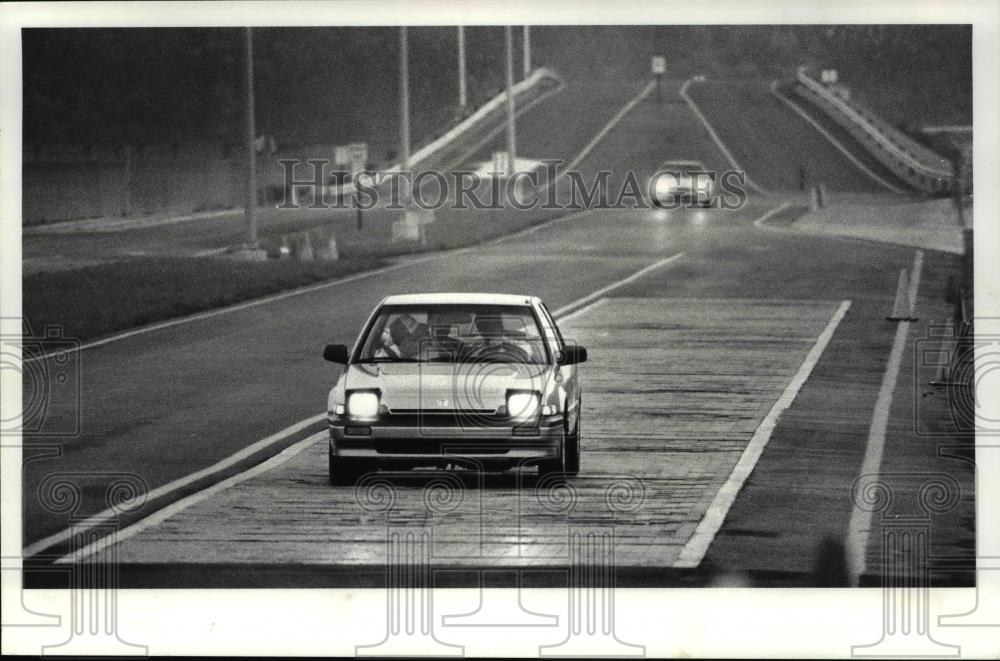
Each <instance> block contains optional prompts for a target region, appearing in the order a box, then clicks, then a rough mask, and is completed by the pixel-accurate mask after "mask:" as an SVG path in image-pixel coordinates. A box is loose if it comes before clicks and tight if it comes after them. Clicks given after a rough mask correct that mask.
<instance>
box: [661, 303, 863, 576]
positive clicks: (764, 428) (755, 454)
mask: <svg viewBox="0 0 1000 661" xmlns="http://www.w3.org/2000/svg"><path fill="white" fill-rule="evenodd" d="M850 307H851V301H848V300H845V301H842V302H841V303H840V306H839V307H838V308H837V311H836V312H834V314H833V316H832V317H831V318H830V321H829V322H827V325H826V328H824V329H823V332H822V333H820V335H819V337H818V338H816V343H815V344H814V345H813V347H812V349H810V350H809V353H808V354H807V355H806V357H805V360H803V361H802V365H800V366H799V370H798V372H796V374H795V376H794V377H792V380H791V381H789V383H788V385H787V386H786V387H785V390H784V391H783V392H782V393H781V396H779V397H778V399H777V401H775V403H774V405H773V406H772V407H771V410H770V411H768V413H767V415H766V416H765V417H764V419H763V420H761V423H760V424H759V425H758V426H757V429H756V430H755V431H754V434H753V437H752V438H751V439H750V442H749V443H748V444H747V447H746V449H745V450H744V451H743V454H742V455H741V456H740V459H739V461H738V462H737V463H736V466H735V467H733V471H732V473H730V475H729V478H728V479H727V480H726V482H725V483H724V484H723V485H722V487H721V488H720V489H719V490H718V491H717V492H716V494H715V498H714V499H713V500H712V504H711V505H709V507H708V509H707V510H706V511H705V515H704V516H703V517H702V518H701V521H699V522H698V527H697V528H696V529H695V531H694V533H693V534H692V535H691V537H690V538H688V541H687V543H686V544H684V548H683V549H681V553H680V555H679V556H678V557H677V560H676V562H674V564H673V567H674V568H694V567H697V566H698V565H699V564H701V561H702V559H703V558H704V557H705V554H706V553H707V552H708V547H709V546H710V545H711V544H712V541H713V540H714V539H715V535H716V534H717V533H718V532H719V529H720V528H722V524H723V523H724V522H725V520H726V515H727V514H728V513H729V509H730V508H731V507H732V506H733V503H735V502H736V497H737V496H738V495H739V492H740V489H742V488H743V483H744V482H746V480H747V478H748V477H750V473H752V472H753V469H754V466H756V465H757V460H758V459H760V456H761V454H763V452H764V448H765V447H766V446H767V442H768V441H769V440H770V439H771V433H772V432H773V431H774V429H775V427H776V426H777V422H778V418H779V417H781V414H782V413H784V411H785V409H787V408H788V407H789V406H791V404H792V402H793V401H795V397H796V396H797V395H798V393H799V390H800V389H801V388H802V386H803V385H804V384H805V382H806V380H807V379H808V378H809V375H810V374H811V373H812V370H813V367H815V366H816V363H817V362H819V359H820V356H822V355H823V351H824V350H825V349H826V346H827V344H829V343H830V339H831V338H832V337H833V334H834V332H835V331H836V330H837V326H838V325H839V324H840V320H841V319H843V318H844V315H845V314H847V310H848V309H849V308H850Z"/></svg>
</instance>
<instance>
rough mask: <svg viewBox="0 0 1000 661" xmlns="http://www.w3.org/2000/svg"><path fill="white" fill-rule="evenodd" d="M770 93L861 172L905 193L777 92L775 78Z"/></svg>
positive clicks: (889, 187)
mask: <svg viewBox="0 0 1000 661" xmlns="http://www.w3.org/2000/svg"><path fill="white" fill-rule="evenodd" d="M771 94H773V95H774V96H776V97H778V98H779V99H781V100H782V101H783V102H784V103H785V105H787V106H788V107H789V108H791V109H792V110H794V111H795V112H796V113H798V115H799V116H800V117H802V119H804V120H806V121H807V122H809V124H810V126H812V127H813V128H814V129H816V130H817V131H819V134H820V135H821V136H823V137H824V138H826V139H827V141H828V142H829V143H830V144H831V145H833V146H834V147H836V149H837V151H839V152H840V153H841V154H843V155H844V156H846V157H847V159H848V160H849V161H850V162H851V163H853V164H854V165H855V166H856V167H857V168H858V169H859V170H861V171H862V172H863V173H865V174H866V175H868V176H869V177H871V178H872V179H874V180H875V181H876V182H877V183H879V184H881V185H882V186H885V187H886V188H888V189H889V190H891V191H892V192H893V193H901V194H903V193H906V191H904V190H903V189H901V188H899V187H898V186H893V185H892V184H891V183H889V182H888V181H886V180H885V179H883V178H882V177H880V176H878V175H877V174H875V173H874V172H872V171H871V170H870V169H869V168H868V166H867V165H865V164H864V163H862V162H861V161H859V160H858V159H857V157H856V156H854V154H852V153H851V152H849V151H848V150H847V148H846V147H844V145H843V144H841V143H840V141H839V140H837V139H836V138H834V137H833V136H832V135H831V134H830V132H829V131H827V130H826V129H825V128H823V126H822V125H820V123H819V122H817V121H816V120H815V119H813V118H812V116H811V115H809V113H807V112H806V111H805V110H803V109H802V107H801V106H799V105H798V104H797V103H795V102H794V101H792V100H791V99H789V98H788V97H787V96H785V95H784V94H782V93H781V92H779V91H778V81H777V80H775V81H773V82H772V83H771Z"/></svg>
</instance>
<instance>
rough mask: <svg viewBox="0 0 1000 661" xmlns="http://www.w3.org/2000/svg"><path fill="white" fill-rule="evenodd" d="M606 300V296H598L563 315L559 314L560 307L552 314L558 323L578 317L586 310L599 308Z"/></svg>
mask: <svg viewBox="0 0 1000 661" xmlns="http://www.w3.org/2000/svg"><path fill="white" fill-rule="evenodd" d="M607 302H608V299H607V298H599V299H597V300H596V301H592V302H590V303H587V304H586V305H584V306H582V307H578V308H577V309H575V310H573V311H572V312H570V313H569V314H567V315H565V316H563V315H561V314H560V311H561V310H562V308H559V309H558V310H556V311H555V312H553V313H552V316H553V317H554V318H555V319H556V320H557V321H559V323H565V322H567V321H569V320H570V319H572V318H574V317H579V316H580V315H581V314H585V313H587V312H590V311H592V310H594V309H595V308H599V307H600V306H602V305H604V304H605V303H607Z"/></svg>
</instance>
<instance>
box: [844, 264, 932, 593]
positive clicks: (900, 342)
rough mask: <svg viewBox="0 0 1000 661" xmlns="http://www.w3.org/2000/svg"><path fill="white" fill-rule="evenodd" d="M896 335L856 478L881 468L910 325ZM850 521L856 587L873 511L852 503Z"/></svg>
mask: <svg viewBox="0 0 1000 661" xmlns="http://www.w3.org/2000/svg"><path fill="white" fill-rule="evenodd" d="M923 263H924V251H922V250H918V251H916V253H915V254H914V256H913V271H912V273H913V275H912V279H911V280H910V287H909V290H908V291H907V295H908V298H909V300H910V302H911V304H912V305H916V303H917V289H918V287H919V286H920V271H921V270H922V268H923ZM897 324H898V325H897V326H896V335H895V337H894V338H893V341H892V349H890V350H889V361H888V363H887V364H886V366H885V373H884V374H883V376H882V385H881V386H880V387H879V391H878V399H876V400H875V411H874V412H873V413H872V422H871V426H870V427H869V428H868V441H867V443H866V445H865V457H864V459H863V460H862V462H861V471H860V472H859V473H858V476H859V477H863V476H865V475H876V474H878V472H879V469H880V467H881V466H882V453H883V451H884V450H885V433H886V429H887V427H888V425H889V412H890V410H891V409H892V397H893V395H894V394H895V391H896V381H897V379H898V378H899V369H900V367H901V366H902V364H903V350H904V349H905V348H906V338H907V336H908V335H909V332H910V321H909V320H905V319H904V320H903V321H899V322H897ZM851 505H852V509H851V519H850V522H849V523H848V524H847V553H848V556H847V558H848V562H849V563H850V579H851V585H852V586H857V585H858V581H859V579H860V577H861V575H862V574H864V571H865V564H866V561H865V550H866V549H867V547H868V535H869V533H870V532H871V520H872V511H871V510H870V509H866V508H862V507H859V506H858V503H856V502H855V501H854V496H853V493H852V499H851Z"/></svg>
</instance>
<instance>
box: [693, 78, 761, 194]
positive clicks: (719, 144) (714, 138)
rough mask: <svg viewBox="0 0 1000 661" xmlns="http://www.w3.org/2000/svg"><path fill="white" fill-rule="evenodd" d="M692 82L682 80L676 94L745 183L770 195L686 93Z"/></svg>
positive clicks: (759, 191)
mask: <svg viewBox="0 0 1000 661" xmlns="http://www.w3.org/2000/svg"><path fill="white" fill-rule="evenodd" d="M693 82H694V79H690V80H686V81H684V84H683V85H681V89H680V92H678V94H680V97H681V98H682V99H684V102H685V103H687V105H688V108H690V109H691V112H693V113H694V114H695V117H697V118H698V119H699V120H700V121H701V123H702V125H703V126H704V127H705V128H706V129H707V130H708V135H709V137H710V138H712V141H713V142H715V145H716V146H717V147H718V148H719V150H720V151H721V152H722V153H723V155H724V156H725V157H726V160H728V161H729V165H730V167H732V168H733V169H734V170H739V171H741V172H743V174H744V177H745V179H744V181H745V182H746V185H747V186H749V187H750V188H752V189H754V190H755V191H757V192H758V193H760V194H761V195H770V193H769V192H768V191H767V190H765V189H763V188H761V187H760V186H758V185H757V184H755V183H754V182H753V181H751V180H750V175H749V174H747V171H746V170H745V169H744V168H743V167H741V166H740V164H739V163H738V162H737V161H736V157H735V156H733V154H732V152H730V151H729V149H728V148H727V147H726V145H725V144H723V142H722V138H720V137H719V134H718V133H716V132H715V129H714V128H712V124H711V123H710V122H709V121H708V118H707V117H705V115H704V114H702V112H701V109H700V108H699V107H698V104H696V103H695V102H694V99H692V98H691V97H690V96H689V95H688V93H687V88H688V86H689V85H691V83H693Z"/></svg>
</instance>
